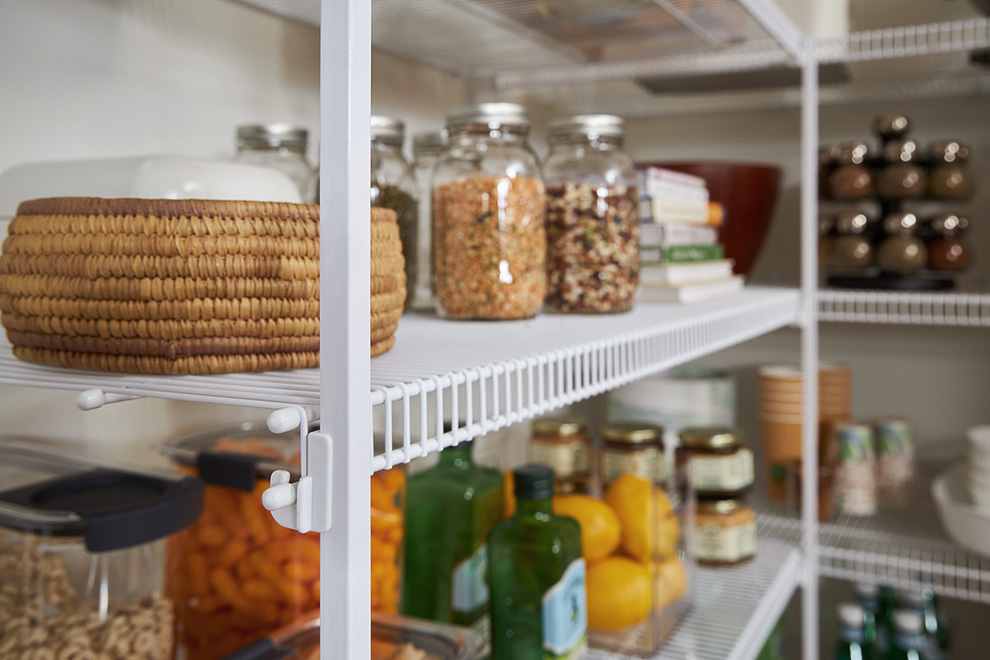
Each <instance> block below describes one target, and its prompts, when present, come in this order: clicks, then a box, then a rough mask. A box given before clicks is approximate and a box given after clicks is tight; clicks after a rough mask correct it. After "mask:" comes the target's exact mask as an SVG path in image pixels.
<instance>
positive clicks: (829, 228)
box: [818, 214, 835, 268]
mask: <svg viewBox="0 0 990 660" xmlns="http://www.w3.org/2000/svg"><path fill="white" fill-rule="evenodd" d="M834 232H835V218H834V217H832V216H830V215H825V214H820V215H819V216H818V266H819V267H820V268H824V267H825V266H826V265H827V264H828V263H829V260H830V259H831V258H832V244H833V243H834V242H835V236H834V235H833V233H834Z"/></svg>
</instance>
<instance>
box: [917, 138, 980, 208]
mask: <svg viewBox="0 0 990 660" xmlns="http://www.w3.org/2000/svg"><path fill="white" fill-rule="evenodd" d="M928 156H929V158H931V160H932V168H931V170H930V171H929V172H928V194H929V195H930V196H931V197H934V198H935V199H969V198H970V197H972V195H973V193H974V192H975V191H976V180H975V178H974V177H973V172H972V170H970V168H969V164H968V163H969V147H967V146H966V145H964V144H961V143H959V142H956V141H955V140H941V141H938V142H932V143H931V144H929V145H928Z"/></svg>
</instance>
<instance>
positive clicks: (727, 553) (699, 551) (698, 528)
mask: <svg viewBox="0 0 990 660" xmlns="http://www.w3.org/2000/svg"><path fill="white" fill-rule="evenodd" d="M694 538H695V544H694V545H695V557H696V558H697V560H698V563H700V564H709V565H715V566H732V565H734V564H741V563H742V562H744V561H747V560H749V559H752V558H753V557H755V556H756V512H755V511H754V510H753V509H752V507H750V506H749V505H747V504H746V503H745V501H743V500H741V499H731V498H726V499H718V500H702V501H699V502H698V509H697V514H696V515H695V536H694Z"/></svg>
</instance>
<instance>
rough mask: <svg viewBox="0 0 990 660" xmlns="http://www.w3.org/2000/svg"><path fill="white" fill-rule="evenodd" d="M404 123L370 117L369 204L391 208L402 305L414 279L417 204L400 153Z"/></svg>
mask: <svg viewBox="0 0 990 660" xmlns="http://www.w3.org/2000/svg"><path fill="white" fill-rule="evenodd" d="M404 139H405V124H403V123H402V122H401V121H399V120H398V119H395V118H393V117H385V116H382V115H372V116H371V205H372V206H380V207H383V208H387V209H392V210H393V211H395V215H396V219H397V220H398V222H399V238H400V239H401V240H402V256H403V257H405V259H406V306H407V307H408V306H409V303H410V301H411V300H412V295H413V290H414V288H415V285H416V282H417V275H416V268H417V265H418V257H419V255H418V253H417V252H416V235H417V231H418V230H417V228H416V226H417V221H418V216H419V203H418V202H417V201H416V195H417V194H418V193H417V192H416V179H415V177H414V176H413V171H412V167H411V166H410V165H409V163H408V162H407V161H406V157H405V156H403V155H402V143H403V140H404Z"/></svg>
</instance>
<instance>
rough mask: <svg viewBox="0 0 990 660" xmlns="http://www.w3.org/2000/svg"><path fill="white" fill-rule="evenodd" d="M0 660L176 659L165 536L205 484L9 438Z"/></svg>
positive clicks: (196, 510)
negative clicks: (34, 659) (72, 455)
mask: <svg viewBox="0 0 990 660" xmlns="http://www.w3.org/2000/svg"><path fill="white" fill-rule="evenodd" d="M0 455H2V456H3V461H2V464H0V657H2V658H10V659H14V658H16V659H21V658H51V659H52V660H58V659H61V658H99V659H100V660H133V659H134V658H144V659H147V660H172V657H173V646H174V630H173V620H174V616H175V612H174V605H173V602H172V600H171V598H170V597H169V596H167V595H164V593H163V592H166V591H167V585H166V584H164V583H165V582H166V580H168V579H169V578H170V577H171V574H170V573H169V572H168V571H166V570H165V564H164V559H165V557H164V547H163V539H165V538H166V537H167V536H169V535H171V534H173V533H175V532H178V531H179V530H181V529H182V528H184V527H186V526H187V525H189V524H191V523H192V522H193V521H194V520H196V518H197V517H198V516H199V514H200V511H201V510H202V506H203V485H202V482H200V481H199V480H198V479H193V478H190V477H185V476H179V475H175V474H171V473H159V472H157V471H152V470H147V469H144V468H125V467H118V466H110V465H107V464H106V463H101V464H97V463H95V462H92V461H85V460H77V459H71V458H68V457H66V456H65V452H64V451H61V452H56V451H55V449H54V448H51V449H45V450H42V449H40V448H39V446H38V444H37V443H36V442H32V443H30V444H28V443H25V442H18V441H14V440H0Z"/></svg>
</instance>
